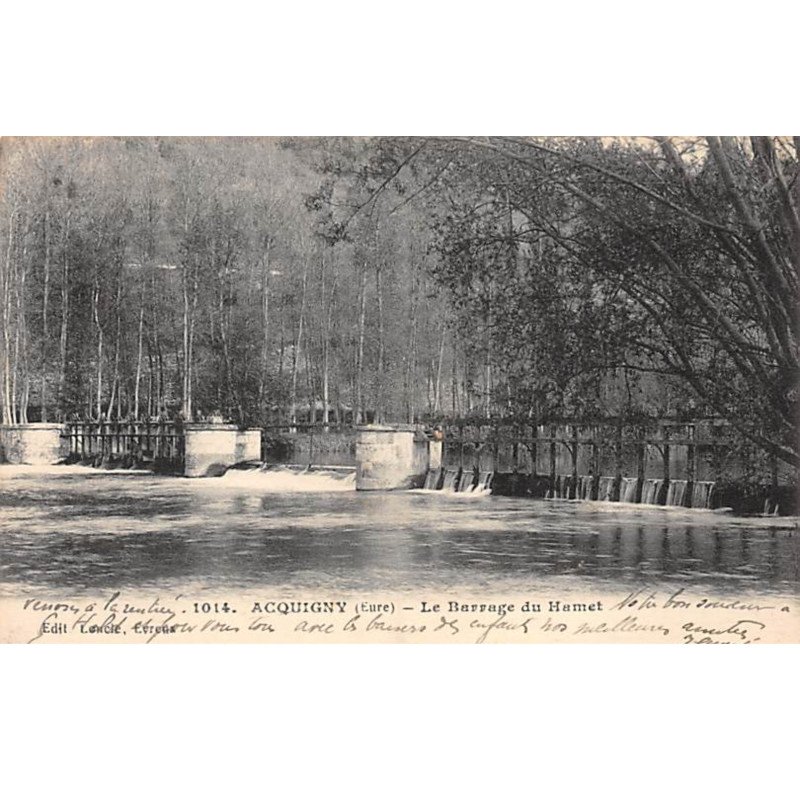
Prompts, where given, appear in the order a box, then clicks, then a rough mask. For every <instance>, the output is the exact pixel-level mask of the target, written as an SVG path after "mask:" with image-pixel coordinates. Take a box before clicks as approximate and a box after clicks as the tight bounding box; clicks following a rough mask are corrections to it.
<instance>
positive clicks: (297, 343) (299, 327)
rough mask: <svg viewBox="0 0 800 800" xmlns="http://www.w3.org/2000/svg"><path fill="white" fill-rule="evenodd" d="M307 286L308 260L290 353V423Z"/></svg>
mask: <svg viewBox="0 0 800 800" xmlns="http://www.w3.org/2000/svg"><path fill="white" fill-rule="evenodd" d="M307 286H308V260H306V262H305V264H304V265H303V288H302V290H301V294H300V318H299V319H298V321H297V334H296V335H295V340H294V348H293V353H292V394H291V398H290V409H289V412H290V419H291V423H292V425H296V424H297V369H298V356H299V353H300V348H301V347H302V345H303V326H304V323H305V316H306V288H307Z"/></svg>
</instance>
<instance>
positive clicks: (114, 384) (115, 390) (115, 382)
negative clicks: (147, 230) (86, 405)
mask: <svg viewBox="0 0 800 800" xmlns="http://www.w3.org/2000/svg"><path fill="white" fill-rule="evenodd" d="M115 305H116V317H117V330H116V337H115V341H114V377H113V379H112V381H111V397H110V398H109V401H108V411H107V412H106V417H107V418H108V419H111V415H112V412H113V410H114V400H117V419H119V417H120V415H119V399H120V398H121V397H122V391H121V389H120V387H119V350H120V348H119V345H120V338H121V336H122V276H121V275H118V276H117V297H116V303H115Z"/></svg>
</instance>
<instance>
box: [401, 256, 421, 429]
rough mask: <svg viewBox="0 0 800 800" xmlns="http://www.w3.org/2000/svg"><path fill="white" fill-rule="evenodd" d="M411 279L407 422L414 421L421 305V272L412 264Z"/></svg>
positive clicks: (405, 383)
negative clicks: (419, 310) (419, 306)
mask: <svg viewBox="0 0 800 800" xmlns="http://www.w3.org/2000/svg"><path fill="white" fill-rule="evenodd" d="M412 270H413V273H414V274H413V277H412V280H411V330H410V333H409V336H408V352H407V353H406V369H405V375H404V380H403V400H404V403H405V407H406V422H408V423H412V422H414V395H415V392H416V389H417V386H416V377H417V316H418V308H417V307H418V305H419V298H418V295H419V272H418V271H417V268H416V267H415V266H412Z"/></svg>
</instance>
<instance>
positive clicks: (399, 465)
mask: <svg viewBox="0 0 800 800" xmlns="http://www.w3.org/2000/svg"><path fill="white" fill-rule="evenodd" d="M432 445H433V447H432ZM437 445H438V447H437ZM441 458H442V450H441V442H431V441H430V440H429V439H428V437H427V436H425V434H423V433H422V432H421V431H419V430H417V429H416V428H414V426H413V425H394V426H388V425H365V426H363V427H361V428H359V429H358V432H357V435H356V489H359V490H361V491H375V490H384V491H386V490H390V489H415V488H419V487H421V486H422V485H423V484H424V483H425V475H426V474H427V472H428V469H429V468H431V465H432V464H435V463H436V462H437V460H438V463H439V465H441ZM433 468H434V469H435V468H436V467H433Z"/></svg>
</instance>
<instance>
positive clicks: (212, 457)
mask: <svg viewBox="0 0 800 800" xmlns="http://www.w3.org/2000/svg"><path fill="white" fill-rule="evenodd" d="M183 427H184V435H185V450H184V460H185V461H184V463H185V466H184V471H183V474H184V475H185V476H186V477H187V478H204V477H212V476H216V475H222V473H223V472H225V470H226V469H227V468H228V467H231V466H233V465H234V464H238V463H239V462H240V461H261V431H260V430H259V429H258V428H256V429H252V430H246V431H240V430H239V429H238V428H237V427H236V425H218V424H214V423H203V422H187V423H186V424H185V425H184V426H183Z"/></svg>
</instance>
